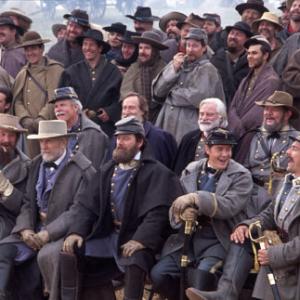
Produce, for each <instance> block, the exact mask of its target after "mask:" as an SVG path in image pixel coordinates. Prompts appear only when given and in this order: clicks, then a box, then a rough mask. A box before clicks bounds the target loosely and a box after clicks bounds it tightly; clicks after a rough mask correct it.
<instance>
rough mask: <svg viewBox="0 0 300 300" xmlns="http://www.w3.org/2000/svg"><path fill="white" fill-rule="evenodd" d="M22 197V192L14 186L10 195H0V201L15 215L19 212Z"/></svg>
mask: <svg viewBox="0 0 300 300" xmlns="http://www.w3.org/2000/svg"><path fill="white" fill-rule="evenodd" d="M23 197H24V193H23V192H21V191H20V190H18V189H17V188H15V187H14V189H13V192H12V194H11V195H10V196H8V197H4V196H0V203H1V204H2V205H3V206H4V207H5V208H6V209H7V210H9V211H10V212H11V213H12V214H13V215H15V216H17V215H18V214H19V213H20V209H21V205H22V201H23Z"/></svg>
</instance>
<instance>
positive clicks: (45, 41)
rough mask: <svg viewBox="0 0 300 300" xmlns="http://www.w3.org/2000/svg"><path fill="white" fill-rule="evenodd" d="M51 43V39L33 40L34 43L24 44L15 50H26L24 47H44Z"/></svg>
mask: <svg viewBox="0 0 300 300" xmlns="http://www.w3.org/2000/svg"><path fill="white" fill-rule="evenodd" d="M50 41H51V40H50V39H39V40H33V41H28V42H24V43H22V44H21V45H19V46H16V47H15V48H24V47H29V46H38V45H44V44H46V43H49V42H50Z"/></svg>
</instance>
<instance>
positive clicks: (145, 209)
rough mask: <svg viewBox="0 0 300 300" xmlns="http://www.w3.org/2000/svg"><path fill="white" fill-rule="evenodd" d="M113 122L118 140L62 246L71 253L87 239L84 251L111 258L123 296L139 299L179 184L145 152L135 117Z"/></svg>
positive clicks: (99, 256) (160, 243) (139, 127)
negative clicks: (120, 279) (122, 285)
mask: <svg viewBox="0 0 300 300" xmlns="http://www.w3.org/2000/svg"><path fill="white" fill-rule="evenodd" d="M116 128H117V129H116V133H115V134H116V135H117V146H116V149H115V150H114V152H113V160H111V161H110V162H108V163H107V164H106V165H105V166H104V167H103V169H102V171H101V174H100V182H99V183H100V184H99V187H100V189H99V196H98V197H97V198H96V201H94V203H91V204H90V205H89V204H88V203H86V202H85V203H81V204H82V205H81V207H79V209H78V216H80V217H78V218H77V219H78V222H76V223H74V224H73V226H71V227H70V233H71V234H70V235H69V236H68V237H67V238H66V240H65V242H64V246H63V251H65V252H67V253H73V251H74V246H78V247H79V248H81V246H82V243H83V239H86V244H85V249H84V250H83V251H84V255H85V256H88V257H94V261H95V263H96V262H97V259H98V260H99V259H103V258H104V257H106V258H110V259H113V261H114V262H115V264H117V266H118V268H119V270H120V271H122V272H124V273H125V299H142V296H143V288H144V280H145V275H146V274H147V273H148V271H149V270H150V268H151V267H152V266H153V264H154V262H155V259H154V257H155V254H157V253H158V252H159V251H160V249H161V246H162V244H163V242H164V240H165V238H166V234H167V232H168V230H167V229H168V209H169V207H170V205H171V202H172V201H173V200H174V199H175V198H176V196H177V195H181V194H182V189H181V185H180V183H179V180H178V179H177V177H176V176H175V175H174V174H173V173H172V172H170V171H169V170H168V169H167V168H165V167H164V166H163V165H161V164H160V163H159V162H157V161H155V160H153V159H152V158H151V157H149V156H148V155H147V150H146V148H147V146H146V145H145V138H144V137H145V131H144V128H143V125H142V124H141V123H140V122H139V121H138V120H137V119H136V118H134V117H127V118H124V119H122V120H120V121H119V122H117V123H116ZM144 147H145V148H144ZM91 225H94V226H93V229H91ZM91 230H92V231H91ZM99 271H100V270H99ZM68 299H69V298H68ZM72 299H73V298H72Z"/></svg>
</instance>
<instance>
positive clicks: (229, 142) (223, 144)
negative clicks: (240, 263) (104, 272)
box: [151, 129, 252, 300]
mask: <svg viewBox="0 0 300 300" xmlns="http://www.w3.org/2000/svg"><path fill="white" fill-rule="evenodd" d="M234 144H235V140H234V137H233V135H232V134H231V133H230V132H228V131H227V130H223V129H217V130H215V131H212V132H211V133H210V135H209V136H208V138H207V141H206V145H205V150H206V153H207V155H208V158H204V159H201V160H200V161H196V162H192V163H191V164H189V165H188V167H187V168H186V169H185V170H184V172H183V174H182V176H181V182H182V184H183V186H184V188H185V190H186V192H187V193H188V194H186V195H184V196H181V197H179V198H177V199H176V200H175V201H174V202H173V204H172V207H171V209H170V217H171V224H172V225H173V226H174V227H177V228H178V227H180V226H181V224H182V220H181V216H182V218H184V219H185V218H191V217H192V218H193V219H194V220H196V219H198V221H199V223H200V225H201V226H199V227H198V228H197V229H196V231H195V232H194V235H193V237H192V240H191V243H190V248H189V251H188V254H189V256H190V257H189V260H190V261H191V265H193V266H194V268H195V269H194V271H193V273H194V278H192V279H193V281H194V283H189V282H187V285H188V286H191V285H192V286H197V287H198V288H200V289H204V290H205V289H207V288H209V285H211V282H212V280H213V279H214V278H213V276H212V274H211V273H209V271H210V270H211V269H212V268H214V267H215V265H216V264H219V262H220V261H223V260H224V259H225V257H226V254H227V251H228V249H229V245H230V240H229V235H230V233H231V231H232V229H233V228H234V226H235V224H238V223H239V222H240V221H241V220H242V219H243V218H244V217H245V213H244V209H245V208H246V205H247V202H248V200H249V198H250V194H251V190H252V180H251V175H250V173H249V171H248V170H247V169H245V168H244V167H243V166H242V165H240V164H238V163H236V162H235V161H234V160H231V155H232V146H233V145H234ZM182 234H183V232H182V231H180V232H179V233H178V234H176V235H174V236H171V237H170V238H169V239H168V240H167V242H166V244H165V246H164V250H163V253H162V257H161V259H160V261H159V262H158V263H157V264H156V265H155V266H154V267H153V269H152V270H151V278H152V281H153V287H154V290H155V291H157V292H159V293H160V294H161V295H162V296H163V297H165V298H168V299H172V300H176V299H179V294H180V293H179V279H180V256H181V252H182V247H183V243H182V240H183V235H182Z"/></svg>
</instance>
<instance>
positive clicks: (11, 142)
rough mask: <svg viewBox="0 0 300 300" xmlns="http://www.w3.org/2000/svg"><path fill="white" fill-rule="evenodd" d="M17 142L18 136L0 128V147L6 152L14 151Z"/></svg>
mask: <svg viewBox="0 0 300 300" xmlns="http://www.w3.org/2000/svg"><path fill="white" fill-rule="evenodd" d="M17 141H18V134H17V133H16V132H14V131H11V130H7V129H1V128H0V146H2V147H4V148H5V149H6V150H7V151H8V152H10V153H11V152H12V151H14V149H15V148H16V145H17Z"/></svg>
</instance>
